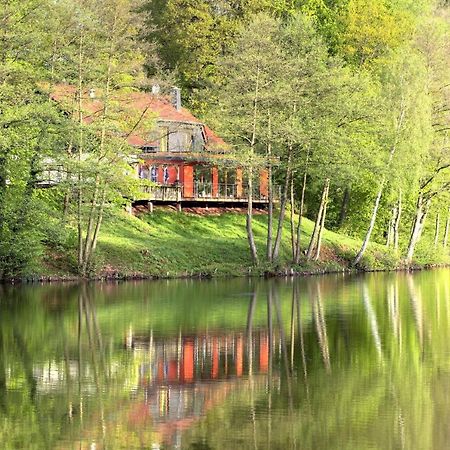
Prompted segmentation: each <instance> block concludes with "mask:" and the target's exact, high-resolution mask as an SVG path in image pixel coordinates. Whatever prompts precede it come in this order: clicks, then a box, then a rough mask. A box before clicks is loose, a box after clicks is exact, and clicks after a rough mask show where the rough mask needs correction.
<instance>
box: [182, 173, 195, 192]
mask: <svg viewBox="0 0 450 450" xmlns="http://www.w3.org/2000/svg"><path fill="white" fill-rule="evenodd" d="M193 196H194V167H193V166H184V167H183V197H187V198H189V197H193Z"/></svg>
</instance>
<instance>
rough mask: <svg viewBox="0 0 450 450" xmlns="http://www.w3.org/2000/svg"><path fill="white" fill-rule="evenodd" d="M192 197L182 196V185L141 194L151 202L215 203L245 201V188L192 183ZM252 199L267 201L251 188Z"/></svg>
mask: <svg viewBox="0 0 450 450" xmlns="http://www.w3.org/2000/svg"><path fill="white" fill-rule="evenodd" d="M193 188H194V189H193V197H188V196H186V197H185V196H184V195H183V185H181V184H178V185H164V184H158V185H153V186H148V185H146V186H143V187H142V192H144V193H145V194H147V198H148V200H150V201H152V200H155V201H173V202H179V201H181V200H190V199H192V200H208V199H211V200H215V201H233V200H240V201H245V200H246V199H247V192H248V191H247V187H246V186H244V187H242V186H239V185H237V184H222V183H220V184H218V185H216V186H213V184H212V183H211V182H204V183H202V182H198V181H197V182H194V186H193ZM278 191H279V190H278V188H277V187H274V199H275V200H278V198H279V194H278ZM253 199H254V200H255V201H266V200H268V198H267V196H266V195H263V194H261V192H260V190H259V187H258V186H255V187H254V188H253Z"/></svg>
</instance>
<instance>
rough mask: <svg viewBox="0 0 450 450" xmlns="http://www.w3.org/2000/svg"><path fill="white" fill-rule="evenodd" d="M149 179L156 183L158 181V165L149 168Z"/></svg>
mask: <svg viewBox="0 0 450 450" xmlns="http://www.w3.org/2000/svg"><path fill="white" fill-rule="evenodd" d="M150 181H153V182H154V183H156V182H157V181H158V167H157V166H152V167H151V168H150Z"/></svg>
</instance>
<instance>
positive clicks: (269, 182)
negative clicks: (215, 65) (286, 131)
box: [266, 114, 273, 262]
mask: <svg viewBox="0 0 450 450" xmlns="http://www.w3.org/2000/svg"><path fill="white" fill-rule="evenodd" d="M268 127H269V130H268V131H269V142H268V144H267V188H268V194H269V205H268V217H267V244H266V258H267V261H269V262H272V253H273V246H272V238H273V184H272V161H271V157H272V141H271V139H272V121H271V118H270V114H269V124H268Z"/></svg>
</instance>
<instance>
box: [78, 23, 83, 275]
mask: <svg viewBox="0 0 450 450" xmlns="http://www.w3.org/2000/svg"><path fill="white" fill-rule="evenodd" d="M83 37H84V36H83V31H81V34H80V44H79V53H78V88H77V96H78V125H79V127H80V130H79V142H78V164H79V167H78V189H77V197H78V198H77V216H78V217H77V231H78V270H79V271H81V268H82V265H83V217H82V214H83V211H82V209H83V191H82V188H81V186H82V179H83V177H82V173H81V167H80V166H81V161H82V159H83V139H84V136H83V51H84V39H83Z"/></svg>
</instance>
